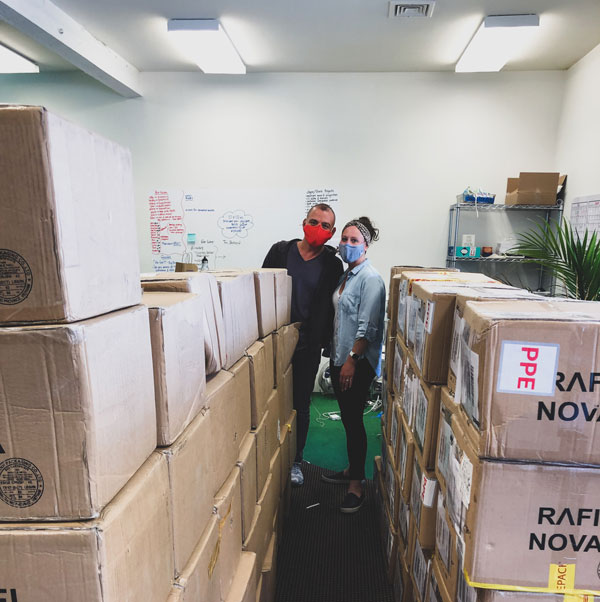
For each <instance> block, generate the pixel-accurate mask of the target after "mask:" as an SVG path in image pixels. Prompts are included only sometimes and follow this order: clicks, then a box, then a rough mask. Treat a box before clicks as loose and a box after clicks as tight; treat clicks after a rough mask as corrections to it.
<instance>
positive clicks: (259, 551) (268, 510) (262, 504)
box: [242, 475, 279, 580]
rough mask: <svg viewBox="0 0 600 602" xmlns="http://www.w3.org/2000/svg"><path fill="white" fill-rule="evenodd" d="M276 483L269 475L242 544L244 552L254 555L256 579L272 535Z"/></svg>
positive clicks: (276, 491) (275, 504)
mask: <svg viewBox="0 0 600 602" xmlns="http://www.w3.org/2000/svg"><path fill="white" fill-rule="evenodd" d="M278 485H279V484H278V481H277V480H273V478H272V475H269V477H268V478H267V482H266V484H265V487H264V489H263V491H262V494H261V497H260V499H259V500H258V504H257V505H256V510H255V513H254V520H253V521H252V526H251V528H250V535H249V536H248V538H247V539H246V540H245V541H244V543H243V546H242V547H243V549H244V550H245V551H250V552H254V553H255V554H256V578H257V580H258V575H259V574H260V573H261V569H262V566H263V562H264V559H265V556H266V553H267V549H268V547H269V541H270V539H271V536H272V533H273V519H274V518H275V513H276V510H277V506H278V504H279V486H278Z"/></svg>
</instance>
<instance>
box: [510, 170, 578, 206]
mask: <svg viewBox="0 0 600 602" xmlns="http://www.w3.org/2000/svg"><path fill="white" fill-rule="evenodd" d="M566 180H567V176H561V175H560V174H559V173H552V172H523V171H522V172H521V173H520V174H519V177H518V178H508V180H507V184H506V198H505V200H504V203H505V204H506V205H556V204H557V202H558V199H559V198H561V199H563V198H564V191H563V187H564V185H565V183H566Z"/></svg>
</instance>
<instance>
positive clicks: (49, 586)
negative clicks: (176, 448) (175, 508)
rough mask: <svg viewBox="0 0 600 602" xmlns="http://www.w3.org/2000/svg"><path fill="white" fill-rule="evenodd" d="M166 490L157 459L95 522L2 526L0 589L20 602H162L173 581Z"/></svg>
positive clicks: (154, 457)
mask: <svg viewBox="0 0 600 602" xmlns="http://www.w3.org/2000/svg"><path fill="white" fill-rule="evenodd" d="M168 489H169V483H168V476H167V466H166V463H165V461H164V458H163V457H162V456H161V455H160V454H157V453H154V454H152V455H151V456H150V458H149V459H148V460H147V461H146V462H145V463H144V465H143V466H142V467H141V468H140V469H139V470H138V471H137V473H136V474H135V475H134V476H133V478H132V479H131V480H130V481H129V482H128V483H127V485H126V486H125V487H124V488H123V489H122V490H121V491H120V492H119V494H118V495H117V496H116V497H115V499H114V500H113V501H112V502H111V503H110V504H109V505H108V506H107V507H106V508H105V509H104V510H103V511H102V513H101V515H100V517H99V518H97V519H94V520H91V521H87V522H74V523H53V524H48V523H27V524H25V523H3V524H0V572H1V574H2V585H3V587H6V586H8V587H9V588H11V589H14V592H15V594H14V596H13V599H18V600H19V602H20V601H21V600H36V601H37V600H61V601H62V602H81V601H82V600H85V601H86V602H123V601H124V600H147V601H149V602H164V600H166V598H167V596H168V595H169V590H170V588H171V582H172V579H173V555H172V548H173V535H172V531H171V521H170V515H169V514H170V513H169V494H168Z"/></svg>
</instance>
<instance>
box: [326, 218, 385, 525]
mask: <svg viewBox="0 0 600 602" xmlns="http://www.w3.org/2000/svg"><path fill="white" fill-rule="evenodd" d="M378 238H379V230H378V229H376V228H374V227H373V224H371V220H370V219H369V218H368V217H361V218H359V219H357V220H352V221H350V222H348V223H347V224H346V225H345V226H344V229H343V231H342V238H341V242H340V246H339V253H340V256H341V258H342V260H343V261H344V262H345V263H347V264H348V269H347V270H346V271H345V272H344V274H343V275H342V277H341V279H340V282H339V285H338V287H337V288H336V290H335V292H334V293H333V305H334V307H335V319H334V332H333V343H332V349H331V360H330V373H331V382H332V384H333V389H334V392H335V395H336V397H337V400H338V404H339V406H340V413H341V416H342V422H343V424H344V429H345V430H346V447H347V450H348V462H349V465H348V467H347V468H346V469H345V470H343V471H342V472H338V473H335V474H332V475H325V474H324V475H322V479H323V480H324V481H327V482H328V483H347V484H348V491H347V493H346V497H345V498H344V502H343V503H342V506H341V508H340V510H341V511H342V512H345V513H352V512H356V511H357V510H359V508H360V507H361V506H362V504H363V502H364V499H365V494H364V490H363V486H362V481H363V480H364V478H365V459H366V456H367V434H366V432H365V427H364V424H363V412H364V408H365V405H366V401H367V398H368V395H369V387H370V385H371V381H372V380H373V378H374V377H375V375H376V374H379V367H380V360H381V347H382V344H383V323H384V311H385V284H384V282H383V279H382V278H381V276H380V275H379V273H378V272H377V271H376V270H375V269H374V268H373V266H372V265H371V263H370V262H369V260H368V259H367V257H366V254H367V250H368V248H369V246H370V245H371V244H372V243H373V242H374V241H376V240H377V239H378Z"/></svg>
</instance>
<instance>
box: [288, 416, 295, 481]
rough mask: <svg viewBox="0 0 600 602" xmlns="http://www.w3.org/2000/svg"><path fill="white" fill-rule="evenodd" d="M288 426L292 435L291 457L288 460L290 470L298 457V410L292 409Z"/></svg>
mask: <svg viewBox="0 0 600 602" xmlns="http://www.w3.org/2000/svg"><path fill="white" fill-rule="evenodd" d="M286 426H287V429H288V432H289V437H290V457H289V460H288V467H287V470H288V471H289V470H290V468H291V467H292V464H293V463H294V460H295V459H296V442H297V431H296V410H292V413H291V414H290V416H289V418H288V419H287V421H286Z"/></svg>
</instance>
